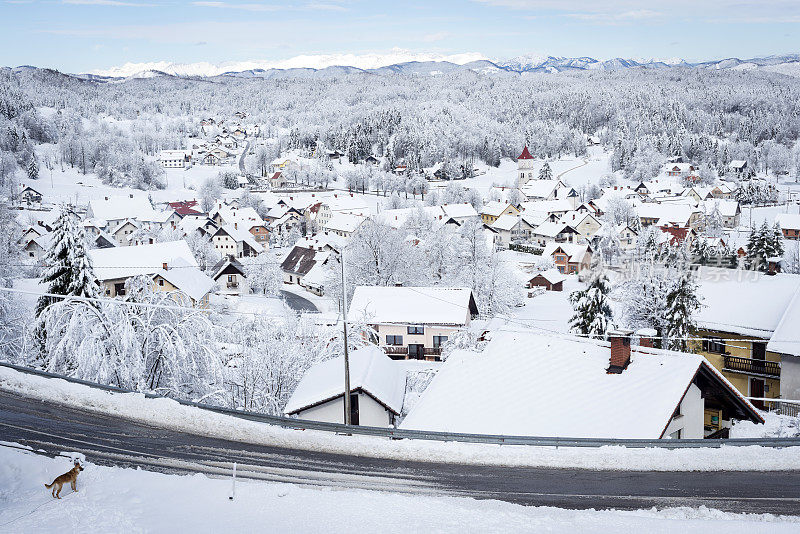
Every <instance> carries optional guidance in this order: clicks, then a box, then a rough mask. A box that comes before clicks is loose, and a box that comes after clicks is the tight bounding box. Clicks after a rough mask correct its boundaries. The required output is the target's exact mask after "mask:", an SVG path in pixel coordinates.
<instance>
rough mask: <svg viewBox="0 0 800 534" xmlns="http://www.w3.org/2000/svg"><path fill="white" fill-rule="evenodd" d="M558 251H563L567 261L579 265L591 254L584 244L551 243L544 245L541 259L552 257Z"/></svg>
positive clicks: (587, 246)
mask: <svg viewBox="0 0 800 534" xmlns="http://www.w3.org/2000/svg"><path fill="white" fill-rule="evenodd" d="M558 249H561V250H563V251H564V252H565V253H566V255H567V256H569V261H571V262H575V263H581V262H582V261H583V260H584V257H585V255H586V254H588V253H590V252H591V248H590V247H589V245H587V244H585V243H584V244H582V245H581V244H577V243H556V242H554V241H551V242H550V243H547V244H546V245H545V247H544V251H543V252H542V257H547V256H552V255H553V253H554V252H555V251H556V250H558Z"/></svg>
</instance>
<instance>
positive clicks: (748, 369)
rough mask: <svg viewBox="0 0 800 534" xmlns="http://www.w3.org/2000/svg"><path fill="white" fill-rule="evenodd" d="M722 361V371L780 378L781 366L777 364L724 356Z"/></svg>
mask: <svg viewBox="0 0 800 534" xmlns="http://www.w3.org/2000/svg"><path fill="white" fill-rule="evenodd" d="M724 359H725V364H724V368H723V370H724V371H734V372H737V373H746V374H750V375H766V376H772V377H775V378H780V376H781V364H780V363H778V362H770V361H767V360H754V359H753V358H739V357H738V356H727V355H726V356H724Z"/></svg>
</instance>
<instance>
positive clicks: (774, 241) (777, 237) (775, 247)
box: [767, 221, 785, 258]
mask: <svg viewBox="0 0 800 534" xmlns="http://www.w3.org/2000/svg"><path fill="white" fill-rule="evenodd" d="M769 237H770V238H769V249H768V250H767V253H768V254H769V255H768V256H767V258H773V257H781V256H783V253H784V250H785V249H784V246H783V231H782V230H781V227H780V225H779V224H778V222H777V221H776V222H775V224H773V225H772V228H771V229H770V230H769Z"/></svg>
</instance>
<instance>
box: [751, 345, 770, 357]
mask: <svg viewBox="0 0 800 534" xmlns="http://www.w3.org/2000/svg"><path fill="white" fill-rule="evenodd" d="M753 359H754V360H766V359H767V345H766V343H753Z"/></svg>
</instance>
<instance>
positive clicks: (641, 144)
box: [0, 68, 800, 188]
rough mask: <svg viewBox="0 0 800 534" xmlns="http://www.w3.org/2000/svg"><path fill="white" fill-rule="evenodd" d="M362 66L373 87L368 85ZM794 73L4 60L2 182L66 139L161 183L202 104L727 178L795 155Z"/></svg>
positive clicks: (316, 130)
mask: <svg viewBox="0 0 800 534" xmlns="http://www.w3.org/2000/svg"><path fill="white" fill-rule="evenodd" d="M365 78H368V81H369V83H365V81H366V80H365ZM798 101H800V81H798V79H797V78H791V77H787V76H781V75H777V74H775V75H772V74H768V73H763V72H760V73H758V74H752V73H749V72H746V71H741V72H733V71H720V72H713V71H705V70H703V71H701V70H690V69H686V70H683V69H677V68H676V69H670V70H667V71H645V70H634V69H631V70H624V71H611V72H581V73H574V74H570V73H560V74H558V75H549V74H526V75H524V76H517V75H514V76H506V75H503V76H485V75H480V74H477V73H474V72H457V73H450V74H443V75H440V76H435V77H422V76H401V75H397V76H378V75H370V74H353V75H344V76H341V77H334V78H330V79H305V78H303V79H300V78H298V79H292V78H288V79H277V80H258V79H255V80H249V79H242V78H226V77H216V78H204V79H182V78H174V77H157V78H151V79H131V80H126V81H125V82H124V83H108V84H103V83H96V82H93V81H88V80H83V79H78V78H74V77H70V76H67V75H63V74H60V73H58V72H55V71H49V70H39V69H23V70H18V71H11V70H10V69H5V70H3V71H2V72H0V121H1V122H2V124H0V151H2V154H3V156H2V160H0V179H2V180H4V179H5V178H6V177H8V176H9V175H10V174H11V172H12V171H15V170H20V171H23V172H25V173H27V172H28V171H29V169H30V167H31V160H32V159H34V157H33V152H32V150H31V148H30V143H32V142H46V143H57V145H58V150H57V153H54V154H51V155H50V156H48V157H47V159H48V161H45V162H37V165H38V167H39V168H41V167H42V166H43V165H54V164H56V162H58V164H60V165H68V166H70V167H75V168H78V169H80V171H81V172H83V173H86V172H97V173H98V175H100V176H101V178H102V179H103V180H104V181H106V182H107V183H111V184H118V185H121V184H123V183H125V184H133V185H136V186H138V187H142V188H158V187H160V186H162V185H163V184H162V182H161V180H160V172H159V169H158V168H157V167H155V166H153V165H152V164H151V159H150V158H151V157H152V156H154V155H155V154H156V153H157V152H158V151H159V150H162V149H177V148H181V146H180V145H181V142H182V139H183V138H184V137H185V136H186V135H187V134H194V135H198V136H199V135H201V132H200V131H199V126H198V124H199V121H200V119H201V118H202V117H204V116H230V115H232V114H233V113H235V112H236V111H237V110H247V112H248V114H249V120H250V121H252V122H254V123H256V124H259V125H261V127H262V135H264V136H265V137H277V138H279V139H280V146H281V147H282V148H284V149H285V148H312V147H315V146H317V143H318V142H321V143H322V144H323V145H324V146H325V147H327V148H329V149H336V150H339V151H341V152H342V153H344V154H346V155H347V156H348V157H349V158H350V159H351V160H353V161H356V160H361V159H363V158H364V157H366V156H367V155H369V154H374V155H376V156H385V157H386V158H387V162H388V163H389V164H390V165H391V164H394V163H395V162H399V161H401V160H402V161H403V162H404V163H405V164H406V165H408V166H409V167H410V168H411V169H415V168H419V167H427V166H430V165H432V164H434V163H436V162H441V161H450V162H455V163H463V162H466V161H472V162H474V161H483V162H485V163H487V164H490V165H497V164H499V162H500V159H501V158H504V157H515V156H516V155H517V153H518V151H519V147H520V146H524V145H527V146H529V147H530V149H531V151H532V152H533V153H535V154H538V155H540V156H544V157H558V156H560V155H563V154H577V155H580V154H582V153H583V152H584V151H585V143H584V136H585V135H587V134H592V135H595V134H596V135H598V136H599V138H600V140H601V142H602V144H603V145H604V146H605V147H607V148H608V149H609V150H613V158H612V169H613V170H618V169H621V170H624V172H625V174H626V176H627V177H631V178H634V179H644V178H648V177H649V175H650V174H651V173H652V171H653V170H654V169H655V168H657V166H658V165H660V164H661V162H662V161H663V158H664V157H666V156H674V155H683V156H684V157H685V158H686V159H687V160H691V161H694V162H696V163H698V164H700V165H701V166H702V167H703V168H707V169H710V170H713V171H715V172H716V173H717V174H724V172H725V170H726V169H727V165H728V163H729V162H730V161H732V160H737V159H740V160H747V161H750V162H751V163H752V164H753V166H754V169H755V170H761V171H763V170H767V169H770V170H781V171H783V170H788V169H790V168H791V169H794V168H796V167H797V166H798V164H800V151H798V149H797V148H793V147H794V142H795V140H796V139H797V138H798V136H799V135H800V110H798V104H797V103H798Z"/></svg>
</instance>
